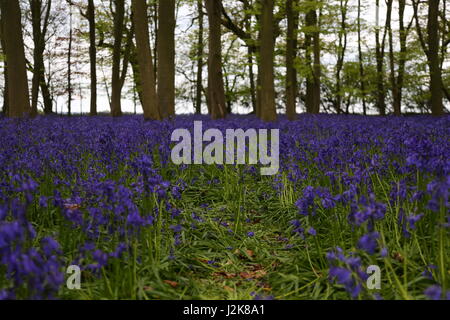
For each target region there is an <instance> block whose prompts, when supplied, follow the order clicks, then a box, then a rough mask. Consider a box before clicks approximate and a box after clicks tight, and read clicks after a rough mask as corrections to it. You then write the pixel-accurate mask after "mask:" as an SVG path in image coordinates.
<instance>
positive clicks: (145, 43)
mask: <svg viewBox="0 0 450 320" xmlns="http://www.w3.org/2000/svg"><path fill="white" fill-rule="evenodd" d="M132 9H133V21H134V24H135V35H136V51H137V60H138V62H139V78H140V82H141V85H142V108H143V110H144V118H145V119H146V120H160V119H161V115H160V110H159V108H158V101H157V95H156V85H155V76H154V72H153V62H152V61H153V60H152V53H151V49H150V37H149V32H148V20H147V3H146V2H145V1H142V0H132Z"/></svg>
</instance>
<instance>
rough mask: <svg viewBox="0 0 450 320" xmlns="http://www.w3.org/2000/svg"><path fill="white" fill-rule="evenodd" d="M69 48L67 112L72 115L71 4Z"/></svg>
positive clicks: (70, 8)
mask: <svg viewBox="0 0 450 320" xmlns="http://www.w3.org/2000/svg"><path fill="white" fill-rule="evenodd" d="M69 10H70V13H69V15H70V16H69V24H70V27H69V28H70V31H69V50H67V93H68V101H67V113H68V114H69V116H71V115H72V41H73V25H72V22H73V21H72V4H70V5H69Z"/></svg>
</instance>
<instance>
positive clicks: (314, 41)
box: [305, 9, 321, 114]
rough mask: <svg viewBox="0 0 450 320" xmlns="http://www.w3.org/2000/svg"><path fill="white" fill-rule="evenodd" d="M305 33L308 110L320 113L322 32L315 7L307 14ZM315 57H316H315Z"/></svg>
mask: <svg viewBox="0 0 450 320" xmlns="http://www.w3.org/2000/svg"><path fill="white" fill-rule="evenodd" d="M306 26H307V27H308V29H311V28H312V29H315V30H314V31H310V30H308V31H307V32H306V34H305V47H306V64H307V66H308V68H309V69H310V72H309V74H308V76H307V78H306V112H308V113H315V114H318V113H319V112H320V77H321V70H320V33H319V30H318V28H319V26H318V23H317V12H316V10H315V9H312V10H310V11H308V13H307V14H306ZM313 57H314V58H313Z"/></svg>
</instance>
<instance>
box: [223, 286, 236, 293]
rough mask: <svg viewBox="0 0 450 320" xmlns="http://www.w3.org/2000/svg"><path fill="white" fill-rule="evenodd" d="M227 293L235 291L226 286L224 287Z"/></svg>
mask: <svg viewBox="0 0 450 320" xmlns="http://www.w3.org/2000/svg"><path fill="white" fill-rule="evenodd" d="M223 288H224V289H225V290H226V291H230V292H234V289H233V288H231V287H229V286H224V287H223Z"/></svg>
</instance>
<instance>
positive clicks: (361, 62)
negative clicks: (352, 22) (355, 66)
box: [358, 0, 367, 115]
mask: <svg viewBox="0 0 450 320" xmlns="http://www.w3.org/2000/svg"><path fill="white" fill-rule="evenodd" d="M358 56H359V58H358V59H359V77H360V83H361V98H362V104H363V114H364V115H367V103H366V80H365V77H366V76H365V71H364V60H363V53H362V38H361V0H358Z"/></svg>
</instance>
